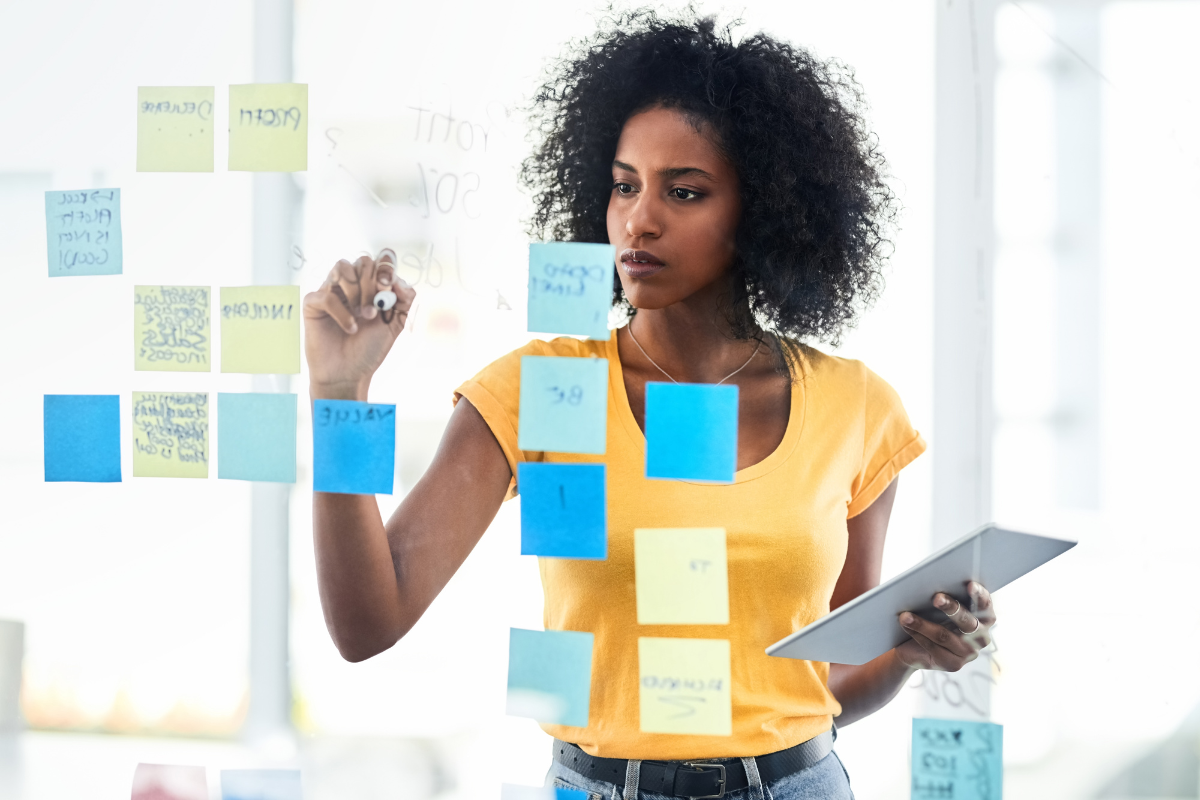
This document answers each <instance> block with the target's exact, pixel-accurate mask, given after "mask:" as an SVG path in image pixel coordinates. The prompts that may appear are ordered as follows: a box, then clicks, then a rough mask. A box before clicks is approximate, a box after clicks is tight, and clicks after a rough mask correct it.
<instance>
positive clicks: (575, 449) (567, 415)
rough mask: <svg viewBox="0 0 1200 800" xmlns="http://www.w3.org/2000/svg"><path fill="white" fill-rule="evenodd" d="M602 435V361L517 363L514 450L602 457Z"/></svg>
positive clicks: (604, 372)
mask: <svg viewBox="0 0 1200 800" xmlns="http://www.w3.org/2000/svg"><path fill="white" fill-rule="evenodd" d="M607 432H608V359H607V358H571V357H555V356H522V357H521V410H520V419H519V421H518V423H517V446H518V447H520V448H521V449H522V450H538V451H549V452H554V453H592V454H595V455H603V454H604V450H605V447H606V444H607V439H608V436H607Z"/></svg>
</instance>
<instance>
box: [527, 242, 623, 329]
mask: <svg viewBox="0 0 1200 800" xmlns="http://www.w3.org/2000/svg"><path fill="white" fill-rule="evenodd" d="M615 265H616V249H615V248H614V247H613V246H612V245H611V244H591V243H587V242H546V243H541V244H531V245H529V330H530V331H533V332H537V333H560V334H582V335H584V336H588V337H590V338H592V339H605V340H606V339H608V309H609V308H611V307H612V297H613V277H614V274H615V270H616V266H615Z"/></svg>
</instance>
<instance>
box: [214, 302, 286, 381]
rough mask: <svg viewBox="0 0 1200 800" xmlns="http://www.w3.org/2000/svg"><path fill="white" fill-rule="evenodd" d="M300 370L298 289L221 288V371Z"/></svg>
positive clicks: (271, 371)
mask: <svg viewBox="0 0 1200 800" xmlns="http://www.w3.org/2000/svg"><path fill="white" fill-rule="evenodd" d="M299 371H300V287H299V286H236V287H235V286H223V287H221V372H254V373H270V374H277V375H282V374H291V375H294V374H296V373H298V372H299Z"/></svg>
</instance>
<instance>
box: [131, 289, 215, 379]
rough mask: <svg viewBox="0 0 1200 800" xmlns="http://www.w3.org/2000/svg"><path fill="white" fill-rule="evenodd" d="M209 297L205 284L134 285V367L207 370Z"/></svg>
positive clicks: (209, 354) (210, 355)
mask: <svg viewBox="0 0 1200 800" xmlns="http://www.w3.org/2000/svg"><path fill="white" fill-rule="evenodd" d="M210 297H211V290H210V289H209V288H208V287H207V286H135V287H133V368H134V369H136V370H149V371H158V372H163V371H166V372H208V371H209V364H210V363H211V358H212V335H211V332H210V323H209V298H210Z"/></svg>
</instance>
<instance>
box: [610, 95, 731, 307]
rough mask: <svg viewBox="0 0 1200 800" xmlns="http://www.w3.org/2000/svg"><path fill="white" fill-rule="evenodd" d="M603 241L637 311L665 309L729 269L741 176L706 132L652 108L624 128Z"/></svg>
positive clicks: (671, 113) (666, 111)
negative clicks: (612, 251) (613, 254)
mask: <svg viewBox="0 0 1200 800" xmlns="http://www.w3.org/2000/svg"><path fill="white" fill-rule="evenodd" d="M612 174H613V188H612V194H611V195H610V196H609V200H608V241H609V242H610V243H611V244H612V245H613V246H614V247H616V250H617V273H618V274H619V275H620V276H621V286H622V287H624V289H625V297H627V298H628V299H629V302H630V304H632V305H633V307H634V308H645V309H655V308H664V307H666V306H669V305H672V304H673V303H678V302H679V301H681V300H685V299H686V298H688V297H691V296H692V295H693V294H695V293H696V292H697V291H699V290H700V289H703V288H705V287H708V286H711V285H713V284H714V282H716V281H717V280H718V279H720V278H721V277H722V276H723V275H725V274H726V273H727V272H728V271H729V267H730V264H732V262H733V256H734V234H735V233H736V231H737V225H738V219H739V217H740V215H741V205H742V204H741V196H740V194H739V192H738V177H737V173H736V172H735V171H734V168H733V165H732V164H730V163H729V161H728V160H727V159H726V158H725V157H724V156H723V155H722V154H721V153H720V151H719V150H718V149H717V147H716V146H715V145H714V144H713V142H712V140H711V139H710V135H709V133H708V132H707V130H705V129H702V130H700V131H698V130H696V128H695V126H693V125H692V123H691V122H689V121H688V119H687V117H685V116H684V115H683V114H681V113H680V112H678V111H674V110H671V109H666V108H658V107H656V108H651V109H648V110H646V111H642V112H640V113H638V114H635V115H634V116H632V117H630V118H629V120H628V121H627V122H626V123H625V127H624V128H623V129H622V130H621V138H620V140H619V141H618V142H617V154H616V157H615V158H614V159H613V165H612Z"/></svg>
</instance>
